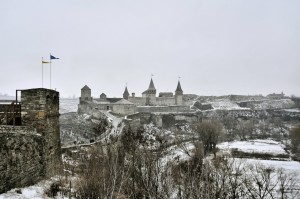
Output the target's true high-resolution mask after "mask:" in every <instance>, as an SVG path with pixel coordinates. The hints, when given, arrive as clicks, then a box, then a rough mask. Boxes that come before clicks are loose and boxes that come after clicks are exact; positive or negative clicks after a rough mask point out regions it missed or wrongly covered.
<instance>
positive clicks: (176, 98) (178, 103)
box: [175, 81, 183, 106]
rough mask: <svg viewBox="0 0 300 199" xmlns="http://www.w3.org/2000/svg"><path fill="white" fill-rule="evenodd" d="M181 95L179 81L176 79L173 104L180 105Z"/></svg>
mask: <svg viewBox="0 0 300 199" xmlns="http://www.w3.org/2000/svg"><path fill="white" fill-rule="evenodd" d="M182 97H183V90H182V89H181V85H180V81H178V84H177V88H176V90H175V104H176V105H177V106H181V105H182Z"/></svg>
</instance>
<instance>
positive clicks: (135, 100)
mask: <svg viewBox="0 0 300 199" xmlns="http://www.w3.org/2000/svg"><path fill="white" fill-rule="evenodd" d="M128 101H130V102H132V103H134V104H135V105H136V106H145V105H146V98H144V97H129V98H128Z"/></svg>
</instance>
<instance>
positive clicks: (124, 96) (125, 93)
mask: <svg viewBox="0 0 300 199" xmlns="http://www.w3.org/2000/svg"><path fill="white" fill-rule="evenodd" d="M128 97H129V92H128V89H127V86H126V87H125V91H124V93H123V98H124V99H128Z"/></svg>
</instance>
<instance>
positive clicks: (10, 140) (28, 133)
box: [0, 126, 46, 193]
mask: <svg viewBox="0 0 300 199" xmlns="http://www.w3.org/2000/svg"><path fill="white" fill-rule="evenodd" d="M44 144H45V139H44V138H43V137H42V136H41V135H40V134H38V133H37V132H36V130H32V129H29V128H28V127H24V126H0V157H1V158H0V193H2V192H5V191H8V190H9V189H11V188H14V187H20V186H26V185H30V184H33V183H36V182H37V181H38V180H40V179H41V178H42V177H43V176H45V165H46V164H45V161H44Z"/></svg>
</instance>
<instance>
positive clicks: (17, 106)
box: [0, 88, 62, 193]
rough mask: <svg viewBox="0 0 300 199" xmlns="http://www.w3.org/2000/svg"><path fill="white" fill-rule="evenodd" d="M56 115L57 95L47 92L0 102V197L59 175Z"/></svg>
mask: <svg viewBox="0 0 300 199" xmlns="http://www.w3.org/2000/svg"><path fill="white" fill-rule="evenodd" d="M19 92H20V93H21V98H20V99H21V100H20V101H18V100H19V99H18V93H19ZM59 115H60V114H59V92H57V91H54V90H50V89H45V88H37V89H28V90H17V91H16V100H15V101H7V100H6V101H0V156H1V159H0V178H1V180H0V193H2V192H5V191H7V190H9V189H11V188H15V187H22V186H26V185H30V184H34V183H36V182H37V181H39V180H41V179H43V178H44V177H50V176H53V175H56V174H58V173H59V172H60V169H61V165H62V162H61V143H60V126H59Z"/></svg>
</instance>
